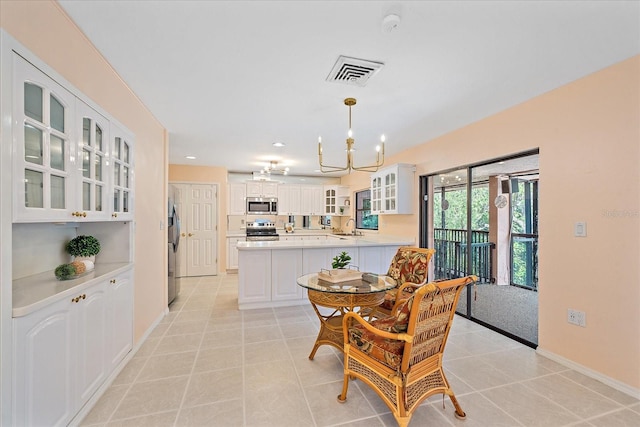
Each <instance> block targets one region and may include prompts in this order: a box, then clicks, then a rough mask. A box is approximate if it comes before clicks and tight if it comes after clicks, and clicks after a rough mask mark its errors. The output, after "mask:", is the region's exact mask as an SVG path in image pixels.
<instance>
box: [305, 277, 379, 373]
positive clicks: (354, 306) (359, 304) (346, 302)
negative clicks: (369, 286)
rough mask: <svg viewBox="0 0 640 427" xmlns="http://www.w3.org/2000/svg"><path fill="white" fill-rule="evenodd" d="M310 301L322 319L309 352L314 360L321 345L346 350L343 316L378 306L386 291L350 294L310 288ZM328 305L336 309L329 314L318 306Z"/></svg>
mask: <svg viewBox="0 0 640 427" xmlns="http://www.w3.org/2000/svg"><path fill="white" fill-rule="evenodd" d="M309 301H310V302H311V305H312V306H313V310H314V311H315V312H316V315H317V316H318V319H319V320H320V331H319V332H318V337H317V338H316V343H315V344H314V346H313V350H311V354H309V359H310V360H313V358H314V357H315V355H316V351H318V348H319V347H320V346H321V345H325V344H326V345H332V346H334V347H335V348H337V349H339V350H340V351H344V335H343V332H342V317H343V315H344V314H345V313H347V312H349V311H356V312H360V311H361V310H363V309H369V310H367V311H368V312H372V311H375V310H370V309H371V308H374V307H377V306H378V305H380V304H381V303H382V301H384V292H376V293H362V294H355V293H354V294H348V293H337V292H336V293H331V292H320V291H314V290H312V289H309ZM317 305H319V306H322V307H328V308H332V309H334V311H333V312H332V313H331V314H329V315H324V314H322V313H320V311H319V310H318V307H317Z"/></svg>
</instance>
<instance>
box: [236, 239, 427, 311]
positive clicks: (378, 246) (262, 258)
mask: <svg viewBox="0 0 640 427" xmlns="http://www.w3.org/2000/svg"><path fill="white" fill-rule="evenodd" d="M414 244H415V242H414V239H413V238H407V237H391V236H379V235H365V236H336V235H327V239H326V240H293V241H292V240H286V241H283V240H280V241H270V242H238V307H239V308H240V310H245V309H252V308H265V307H283V306H291V305H300V304H307V303H308V302H309V301H308V299H307V294H306V291H305V290H304V289H303V288H301V287H300V286H298V285H297V283H296V279H297V278H298V277H300V276H302V275H304V274H308V273H317V272H319V271H320V270H321V269H330V268H331V261H332V259H333V258H334V257H335V256H336V255H338V254H339V253H340V252H343V251H344V252H347V253H348V254H349V256H351V263H350V265H351V266H357V267H358V268H359V270H360V271H362V272H371V273H377V274H386V272H387V269H388V268H389V264H390V262H391V259H392V258H393V256H394V255H395V253H396V251H397V250H398V248H399V247H400V246H411V245H414Z"/></svg>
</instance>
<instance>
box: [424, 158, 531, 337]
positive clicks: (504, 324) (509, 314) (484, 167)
mask: <svg viewBox="0 0 640 427" xmlns="http://www.w3.org/2000/svg"><path fill="white" fill-rule="evenodd" d="M538 182H539V173H538V155H537V152H535V153H526V154H523V155H521V156H515V157H511V158H506V159H502V160H496V161H492V162H490V163H485V164H479V165H474V166H469V167H465V168H461V169H456V170H450V171H444V172H441V173H438V174H434V175H430V176H425V177H421V192H422V197H423V200H424V204H423V206H422V209H421V246H424V247H433V248H434V249H436V254H435V255H434V262H433V272H432V277H433V278H434V279H446V278H453V277H461V276H465V275H467V274H473V275H476V276H477V277H478V283H477V285H476V286H475V287H470V288H468V289H467V290H466V293H465V294H463V295H462V296H461V298H460V302H459V303H458V307H457V310H456V311H457V312H458V313H459V314H462V315H464V316H466V317H468V318H470V319H472V320H475V321H477V322H478V323H481V324H484V325H486V326H488V327H490V328H492V329H495V330H498V331H500V332H502V333H504V334H505V335H508V336H510V337H512V338H514V339H517V340H518V341H521V342H523V343H525V344H528V345H531V346H534V347H535V346H536V345H537V339H538V337H537V327H538V320H537V319H538V318H537V316H538V298H537V292H536V291H537V277H538V273H537V266H538V263H537V253H538V234H537V233H538V227H537V223H538V220H537V218H538Z"/></svg>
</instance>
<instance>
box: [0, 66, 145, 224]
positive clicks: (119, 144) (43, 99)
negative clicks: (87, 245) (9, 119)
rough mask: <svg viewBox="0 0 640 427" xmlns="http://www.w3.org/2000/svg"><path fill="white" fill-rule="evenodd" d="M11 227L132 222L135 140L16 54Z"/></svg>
mask: <svg viewBox="0 0 640 427" xmlns="http://www.w3.org/2000/svg"><path fill="white" fill-rule="evenodd" d="M13 61H14V64H13V65H14V71H15V73H14V79H13V81H14V87H13V89H14V103H13V105H14V111H13V113H14V117H15V120H14V123H13V126H14V135H15V137H14V153H15V158H14V162H13V167H14V177H16V179H14V184H13V187H14V191H13V193H14V195H13V202H14V203H13V221H14V222H49V221H65V222H85V221H108V220H110V219H117V220H132V219H133V214H132V212H133V199H134V192H133V188H134V186H133V177H134V171H133V136H132V135H131V134H130V133H129V132H127V131H125V130H124V129H123V128H122V127H121V126H118V125H117V124H116V123H114V122H113V121H110V120H109V119H107V118H106V117H105V116H104V115H102V114H101V113H99V112H98V111H96V109H94V108H93V107H91V106H90V105H88V104H87V103H85V102H83V101H82V100H80V99H79V98H77V97H76V96H74V95H73V94H72V93H70V92H69V91H67V90H66V89H65V88H63V87H62V86H60V85H59V84H58V83H56V81H54V80H53V79H51V78H50V77H48V76H47V75H46V74H44V73H43V72H41V71H40V70H39V69H38V68H36V67H34V66H33V65H32V64H30V63H29V62H27V61H26V60H24V59H23V58H21V57H19V56H17V55H14V57H13Z"/></svg>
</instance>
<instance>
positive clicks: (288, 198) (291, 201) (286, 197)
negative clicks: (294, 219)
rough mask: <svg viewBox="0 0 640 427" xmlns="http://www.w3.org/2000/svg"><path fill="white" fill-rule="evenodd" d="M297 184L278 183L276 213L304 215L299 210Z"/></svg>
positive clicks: (299, 193)
mask: <svg viewBox="0 0 640 427" xmlns="http://www.w3.org/2000/svg"><path fill="white" fill-rule="evenodd" d="M300 190H301V188H300V186H299V185H289V184H284V185H278V215H305V214H304V213H302V210H301V199H300V196H301V191H300Z"/></svg>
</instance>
